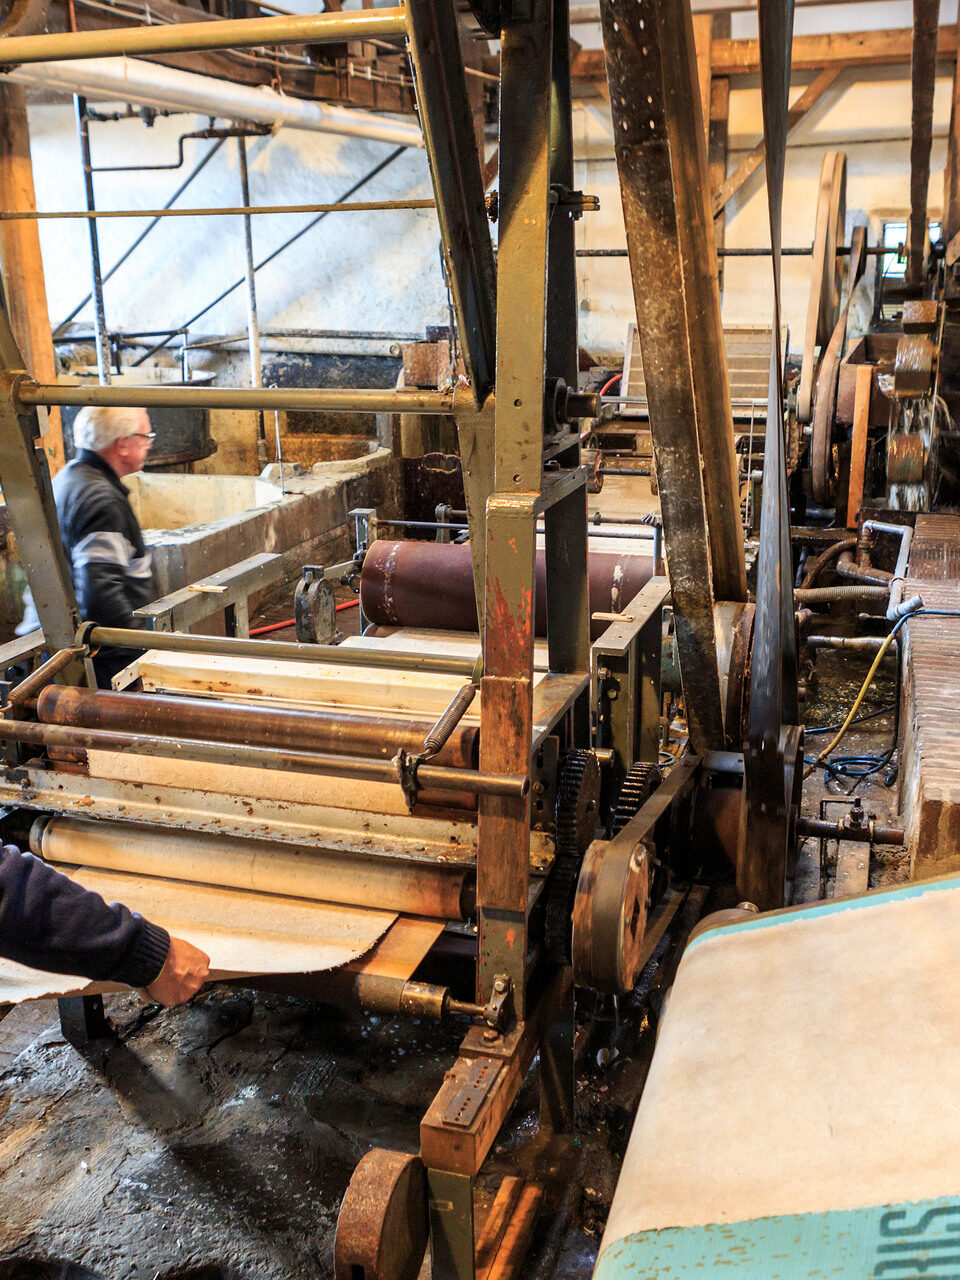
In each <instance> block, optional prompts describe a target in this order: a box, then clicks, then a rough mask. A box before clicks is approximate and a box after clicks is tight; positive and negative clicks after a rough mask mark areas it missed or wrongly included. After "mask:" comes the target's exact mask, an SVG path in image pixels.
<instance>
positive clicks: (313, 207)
mask: <svg viewBox="0 0 960 1280" xmlns="http://www.w3.org/2000/svg"><path fill="white" fill-rule="evenodd" d="M436 207H437V206H436V202H435V201H434V200H427V199H420V198H417V199H415V200H414V199H411V200H350V201H348V202H347V203H346V204H344V203H342V202H341V201H338V200H337V201H332V202H328V203H327V204H250V201H249V199H248V198H247V199H246V202H245V203H244V204H235V205H210V206H205V207H201V208H197V209H170V208H168V207H167V206H166V205H164V206H163V208H162V209H94V208H92V207H91V208H89V209H53V210H50V209H46V210H23V209H3V210H0V222H50V221H65V220H76V219H85V220H87V221H89V222H93V223H96V222H100V221H103V220H104V219H107V218H212V217H231V218H232V217H243V218H248V217H250V216H251V215H253V216H255V215H257V214H270V215H271V216H272V215H275V214H279V213H384V212H404V211H409V210H417V209H435V208H436Z"/></svg>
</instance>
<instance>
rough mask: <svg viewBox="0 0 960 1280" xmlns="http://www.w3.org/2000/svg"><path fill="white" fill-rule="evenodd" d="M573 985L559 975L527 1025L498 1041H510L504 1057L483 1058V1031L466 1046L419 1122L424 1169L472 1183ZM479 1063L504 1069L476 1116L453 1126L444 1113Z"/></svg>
mask: <svg viewBox="0 0 960 1280" xmlns="http://www.w3.org/2000/svg"><path fill="white" fill-rule="evenodd" d="M571 982H572V971H571V970H570V969H563V970H561V971H560V973H559V974H558V975H557V978H556V980H555V981H554V982H553V983H552V984H551V986H550V987H549V988H548V989H547V991H546V992H545V994H544V995H543V996H542V998H541V999H540V1001H539V1003H538V1004H537V1005H536V1006H535V1008H534V1009H533V1011H532V1013H531V1016H530V1018H529V1019H528V1021H527V1022H526V1023H520V1024H519V1025H518V1026H517V1028H516V1030H515V1031H513V1032H510V1033H508V1034H507V1035H505V1036H503V1037H502V1040H503V1041H509V1048H508V1051H507V1052H505V1053H504V1054H503V1055H502V1056H498V1057H493V1056H491V1057H489V1058H487V1057H486V1056H485V1055H483V1054H481V1053H480V1051H479V1050H478V1048H477V1047H476V1046H477V1044H479V1043H481V1041H480V1037H481V1036H482V1031H481V1029H480V1028H479V1027H478V1028H476V1029H475V1033H474V1032H471V1033H470V1034H469V1035H468V1036H467V1038H466V1039H465V1040H464V1042H463V1045H462V1046H461V1050H460V1057H459V1058H458V1059H457V1061H456V1062H455V1063H454V1065H453V1066H452V1067H451V1069H450V1070H449V1071H448V1072H447V1073H446V1075H445V1076H444V1079H443V1084H442V1085H441V1086H440V1089H439V1092H438V1093H437V1095H436V1097H435V1098H434V1099H433V1101H432V1102H431V1104H430V1107H429V1110H428V1111H427V1113H426V1115H425V1116H424V1117H423V1120H422V1121H421V1122H420V1157H421V1159H422V1160H423V1163H424V1164H425V1165H426V1166H427V1168H428V1169H441V1170H444V1171H445V1172H448V1173H460V1174H466V1175H467V1176H469V1177H473V1176H474V1175H475V1174H476V1173H477V1172H478V1171H479V1169H480V1166H481V1165H482V1164H483V1161H484V1159H485V1157H486V1155H487V1152H488V1151H489V1150H490V1148H491V1147H492V1146H493V1143H494V1140H495V1139H496V1136H497V1133H498V1132H499V1130H500V1126H501V1125H502V1124H503V1121H504V1120H505V1118H506V1115H507V1112H508V1111H509V1110H510V1107H511V1106H512V1104H513V1100H514V1098H515V1097H516V1096H517V1092H518V1090H519V1088H520V1086H521V1084H522V1083H523V1081H524V1078H525V1077H526V1074H527V1072H528V1071H529V1070H530V1067H531V1066H532V1064H533V1060H534V1058H535V1057H536V1054H537V1050H538V1049H539V1047H540V1044H541V1042H542V1040H543V1037H544V1036H545V1035H546V1033H547V1030H548V1028H549V1027H550V1026H551V1025H552V1024H553V1022H554V1021H555V1019H556V1017H557V1015H558V1013H559V1011H560V1009H561V1007H562V1005H563V1001H564V1000H565V999H566V997H567V993H568V992H569V990H570V983H571ZM478 1061H487V1062H501V1063H502V1069H501V1070H500V1072H499V1073H498V1074H497V1075H496V1078H495V1080H494V1082H493V1085H492V1087H491V1088H490V1089H489V1090H488V1091H487V1093H486V1096H485V1097H484V1099H483V1101H482V1103H481V1105H480V1107H479V1109H478V1111H477V1114H476V1116H475V1117H474V1118H473V1120H471V1122H470V1124H469V1125H467V1126H459V1125H456V1124H451V1123H450V1122H449V1120H448V1119H445V1117H447V1115H448V1109H449V1108H450V1104H451V1103H454V1102H455V1101H456V1100H457V1099H458V1097H459V1096H460V1095H461V1090H462V1089H463V1086H464V1083H465V1080H466V1077H467V1075H468V1073H469V1072H470V1069H471V1067H473V1065H474V1063H476V1062H478Z"/></svg>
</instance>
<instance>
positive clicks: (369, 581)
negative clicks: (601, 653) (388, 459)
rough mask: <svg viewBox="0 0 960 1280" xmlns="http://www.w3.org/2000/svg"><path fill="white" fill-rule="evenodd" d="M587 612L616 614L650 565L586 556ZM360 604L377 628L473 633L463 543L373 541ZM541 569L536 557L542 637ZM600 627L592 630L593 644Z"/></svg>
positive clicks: (469, 564)
mask: <svg viewBox="0 0 960 1280" xmlns="http://www.w3.org/2000/svg"><path fill="white" fill-rule="evenodd" d="M589 575H590V612H591V614H593V613H619V612H620V611H621V609H622V608H623V607H624V605H625V604H627V603H628V602H629V601H630V600H632V599H633V597H634V596H635V595H636V594H637V592H638V591H639V590H640V589H641V587H643V586H645V585H646V583H647V582H649V581H650V579H651V578H652V577H653V559H652V558H651V557H650V556H638V555H633V554H629V553H628V554H625V555H617V554H615V553H613V552H609V551H591V552H590V555H589ZM360 604H361V607H362V609H363V612H364V614H365V616H366V617H367V618H369V619H370V621H371V622H372V623H374V624H375V625H377V626H387V627H390V626H401V627H425V628H430V629H436V630H452V631H476V630H477V629H478V623H477V606H476V598H475V595H474V585H473V560H472V557H471V553H470V545H469V543H461V544H456V543H439V542H388V541H386V540H385V539H378V540H377V541H375V542H373V543H372V544H371V546H370V549H369V551H368V552H367V554H366V556H365V557H364V561H363V571H362V573H361V575H360ZM546 615H547V610H546V564H545V554H544V552H543V551H542V550H539V551H538V552H537V578H536V630H537V635H546V631H547V616H546ZM606 625H607V624H606V623H602V622H601V623H595V624H593V625H592V627H591V630H592V638H593V639H596V638H597V636H598V635H600V634H601V632H602V631H603V630H604V628H605V626H606Z"/></svg>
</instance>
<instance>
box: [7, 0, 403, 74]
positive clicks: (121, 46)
mask: <svg viewBox="0 0 960 1280" xmlns="http://www.w3.org/2000/svg"><path fill="white" fill-rule="evenodd" d="M406 34H407V18H406V14H405V12H404V10H403V8H402V6H401V7H398V8H395V9H352V10H350V11H349V12H346V13H339V12H337V13H318V14H302V15H301V14H291V15H287V16H284V17H271V18H226V19H222V18H218V19H214V20H212V21H210V22H171V23H165V24H163V25H160V24H157V25H154V26H139V27H120V28H112V29H109V30H106V31H60V32H55V33H52V34H49V35H39V36H7V37H5V38H4V40H3V43H2V46H0V48H2V54H0V61H2V62H3V63H5V64H6V65H8V66H9V65H12V64H14V63H26V62H55V61H57V60H58V59H61V58H70V59H74V58H110V57H116V56H118V55H119V56H125V55H126V56H131V55H136V54H141V55H145V54H146V55H149V54H157V53H198V52H200V51H202V50H204V49H252V48H259V47H260V46H270V45H281V44H343V43H345V42H348V41H354V40H375V39H376V40H384V39H386V40H390V39H397V38H402V37H404V36H406Z"/></svg>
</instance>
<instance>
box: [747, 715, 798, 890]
mask: <svg viewBox="0 0 960 1280" xmlns="http://www.w3.org/2000/svg"><path fill="white" fill-rule="evenodd" d="M779 756H780V758H781V759H782V761H783V774H782V776H783V795H782V796H780V795H777V796H770V797H769V799H768V803H769V805H770V808H771V811H772V813H774V814H775V815H776V825H777V828H778V829H779V831H780V836H781V844H780V847H779V849H778V850H777V854H778V857H777V861H776V866H768V865H765V861H764V860H761V858H760V857H758V852H761V853H762V851H758V849H757V848H756V846H755V845H754V843H753V841H752V840H751V832H750V829H749V821H748V805H747V795H746V790H744V793H743V795H744V803H743V804H742V806H741V810H740V831H739V838H738V841H737V859H736V868H737V892H738V893H739V894H740V895H741V897H742V898H743V899H744V901H746V902H752V903H754V904H755V905H756V906H757V907H758V908H759V909H760V910H761V911H773V910H775V909H777V908H778V907H782V906H783V900H784V894H785V884H786V872H787V863H788V859H789V856H790V851H791V850H792V849H793V848H795V847H796V839H797V819H798V817H799V815H800V797H801V792H802V790H803V728H802V727H801V726H799V725H784V726H783V727H782V729H781V732H780V742H779Z"/></svg>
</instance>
